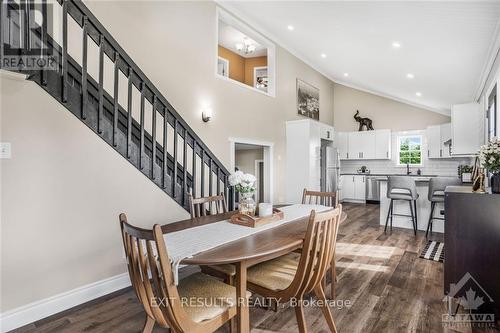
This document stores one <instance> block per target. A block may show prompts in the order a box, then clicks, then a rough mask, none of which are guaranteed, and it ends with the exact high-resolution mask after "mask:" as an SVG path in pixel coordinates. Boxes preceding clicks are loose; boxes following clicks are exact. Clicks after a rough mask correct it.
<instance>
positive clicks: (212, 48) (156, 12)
mask: <svg viewBox="0 0 500 333" xmlns="http://www.w3.org/2000/svg"><path fill="white" fill-rule="evenodd" d="M87 5H88V6H89V8H90V9H91V10H92V11H93V12H94V14H95V15H96V16H97V17H98V18H99V20H100V21H101V22H102V23H103V25H104V26H106V27H108V29H109V31H110V32H111V33H112V34H113V36H114V37H115V38H116V39H117V40H118V41H119V43H121V45H122V46H123V48H124V49H125V50H127V51H128V52H129V55H130V56H131V57H132V58H133V59H134V60H135V61H136V62H137V64H138V65H139V66H140V67H141V68H142V70H143V71H144V72H145V73H146V75H148V77H149V78H150V79H151V80H152V81H153V82H154V83H155V84H156V85H157V87H158V88H159V89H160V91H162V92H163V94H164V95H165V96H166V97H167V99H168V100H169V101H170V103H171V104H172V105H174V106H175V108H176V109H177V111H178V112H179V113H180V114H181V115H182V116H183V117H184V119H185V120H186V121H187V122H188V123H189V124H190V126H191V127H192V128H193V129H194V130H195V131H196V132H197V133H198V135H199V136H200V137H201V138H202V140H204V142H205V143H206V144H207V145H208V146H209V147H210V149H212V151H213V152H214V153H215V155H216V156H218V157H219V158H220V159H221V161H222V162H223V163H224V164H225V165H226V167H228V168H229V163H230V145H229V141H228V139H229V137H240V138H248V139H258V140H263V141H269V142H274V144H275V146H274V147H275V150H274V151H275V156H274V157H273V158H274V166H275V170H274V174H275V190H274V193H275V194H276V195H275V199H276V200H278V199H279V198H281V197H282V196H284V193H283V192H284V183H283V179H282V178H283V174H284V159H285V156H284V144H285V123H284V122H285V121H286V120H289V119H298V118H299V116H298V115H297V113H296V105H295V80H296V78H297V77H299V78H301V79H303V80H305V81H307V82H309V83H311V84H313V85H314V86H316V87H319V88H320V90H321V121H323V122H325V123H328V124H333V83H332V82H331V81H329V80H328V79H326V78H325V77H324V76H322V75H320V74H319V73H318V72H316V71H315V70H313V69H311V68H310V67H309V66H307V65H306V64H304V63H303V62H301V61H300V60H298V59H297V58H295V57H294V56H292V55H291V54H290V53H288V52H287V51H285V50H283V49H281V48H279V47H278V48H277V50H276V53H277V68H276V73H277V80H276V82H277V86H276V96H277V97H276V98H273V97H269V96H267V95H264V94H261V93H258V92H255V91H253V90H250V89H247V88H244V87H241V86H239V85H236V84H234V83H231V82H227V81H225V80H222V79H217V78H216V77H215V55H216V47H217V46H216V45H215V44H216V43H215V37H216V35H215V8H216V6H215V4H214V3H211V2H168V1H161V2H160V1H156V2H142V1H138V2H116V1H112V2H97V1H92V2H87ZM137 17H141V18H142V19H141V20H137ZM72 31H73V30H72V29H71V30H70V33H71V34H70V38H69V40H70V41H71V44H72V45H74V44H75V43H76V42H75V40H77V38H79V37H80V36H81V35H79V34H78V33H77V32H76V33H72ZM138 32H140V33H138ZM180 32H182V33H180ZM159 36H162V37H161V38H159ZM74 54H78V51H74ZM89 59H90V60H89V61H90V62H91V63H92V61H91V56H90V55H89ZM90 65H91V64H90ZM90 65H89V66H90ZM110 68H112V67H110ZM91 73H92V71H91ZM125 82H126V81H125ZM1 83H2V87H1V91H0V93H1V96H0V97H1V102H0V103H1V104H0V110H1V113H0V116H1V118H2V122H1V130H2V133H1V138H0V141H7V142H12V147H13V158H12V159H11V160H2V161H1V162H0V163H1V182H2V183H1V184H0V188H1V196H2V197H1V205H2V212H1V219H2V235H1V237H2V239H1V241H2V258H1V277H2V286H1V294H2V297H1V311H2V312H4V311H8V310H11V309H13V308H16V307H19V306H22V305H25V304H28V303H30V302H34V301H38V300H41V299H44V298H47V297H50V296H53V295H56V294H58V293H62V292H66V291H68V290H71V289H74V288H77V287H80V286H83V285H86V284H90V283H92V282H96V281H98V280H101V279H105V278H108V277H111V276H114V275H117V274H120V273H124V272H126V266H125V265H124V260H123V255H122V245H121V239H120V231H119V227H118V220H117V219H118V214H119V213H120V212H122V211H125V212H127V213H128V214H129V216H130V221H131V222H132V223H134V224H138V225H142V226H144V227H151V226H152V225H153V224H154V223H168V222H172V221H175V220H179V219H182V218H185V217H187V213H186V212H185V211H184V210H182V209H181V208H180V207H179V206H177V205H176V204H174V203H173V202H172V200H171V199H170V198H169V197H168V196H167V195H166V194H164V193H163V192H162V191H161V190H160V189H159V188H158V187H156V186H155V185H153V184H152V183H151V181H150V180H149V179H148V178H147V177H144V176H143V175H141V174H140V173H139V172H138V171H137V169H135V168H134V167H133V166H132V165H130V164H129V163H128V162H127V161H126V160H125V159H123V158H122V157H121V156H120V155H119V154H117V153H116V152H114V150H113V149H112V148H111V147H110V146H109V145H108V144H106V143H105V142H104V141H102V140H101V139H100V138H99V137H98V136H97V135H95V134H94V133H93V132H92V131H90V130H89V129H88V128H87V127H86V126H84V125H83V124H82V123H81V122H80V121H78V120H77V119H76V118H75V117H74V116H73V115H71V114H70V113H69V112H68V111H67V110H66V109H65V108H64V107H62V106H61V105H60V104H59V103H58V102H57V101H56V100H55V99H53V98H52V97H51V96H49V95H48V94H47V93H45V92H44V91H43V90H42V89H41V88H39V87H38V86H36V85H35V84H33V83H31V82H24V81H22V82H19V81H11V80H9V81H5V79H2V81H1ZM120 91H123V90H122V89H120ZM120 95H122V94H120ZM204 106H209V107H211V108H212V109H213V111H214V117H213V120H212V121H211V122H209V123H204V122H203V121H202V120H201V109H202V108H203V107H204Z"/></svg>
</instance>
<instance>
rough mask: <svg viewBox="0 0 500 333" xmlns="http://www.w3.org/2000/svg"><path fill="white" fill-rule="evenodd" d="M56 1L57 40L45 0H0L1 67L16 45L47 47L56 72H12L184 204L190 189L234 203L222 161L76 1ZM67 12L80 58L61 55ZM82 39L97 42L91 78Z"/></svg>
mask: <svg viewBox="0 0 500 333" xmlns="http://www.w3.org/2000/svg"><path fill="white" fill-rule="evenodd" d="M58 1H59V2H58V3H55V5H56V6H58V5H60V6H61V7H62V32H61V36H62V37H61V39H62V41H61V42H60V43H61V45H59V44H58V43H57V42H56V38H55V37H54V36H52V35H51V33H50V31H48V28H47V22H48V20H49V16H48V11H47V6H48V4H47V1H46V0H42V1H41V2H37V4H35V3H34V2H32V1H30V0H21V3H20V4H18V3H16V2H14V1H3V2H2V5H1V21H2V24H1V27H2V31H1V33H0V36H1V37H0V38H1V40H0V45H1V48H2V49H1V54H2V60H1V66H2V68H5V66H4V62H3V60H4V59H3V58H4V54H5V53H4V52H5V51H6V50H7V51H9V52H10V54H12V53H13V52H15V50H16V49H18V50H19V56H22V55H24V54H27V53H28V51H30V50H31V47H32V45H33V44H36V45H37V47H38V48H40V49H41V50H42V51H43V50H50V53H52V57H53V59H56V61H57V68H56V70H49V69H44V68H41V69H33V68H19V69H17V71H18V72H22V73H25V74H27V75H28V77H29V79H30V80H32V81H34V82H36V83H37V84H38V85H40V86H41V87H42V88H43V89H44V90H46V91H47V92H48V93H49V94H50V95H52V96H53V97H54V98H56V99H57V100H58V101H59V102H60V103H62V104H63V105H64V106H65V107H66V108H67V109H68V110H69V111H71V112H72V113H73V114H74V115H75V116H77V117H78V118H79V119H80V120H81V121H82V122H83V123H85V124H86V125H87V126H88V127H89V128H91V129H92V130H93V131H94V132H95V133H96V134H97V135H99V136H100V137H101V138H102V139H104V140H105V141H106V142H107V143H109V144H110V145H111V146H112V147H113V148H114V149H115V150H116V151H117V152H119V153H120V154H121V155H122V156H123V157H125V158H126V159H127V160H128V161H129V162H130V163H132V164H133V165H134V166H135V167H137V168H138V169H139V170H140V171H141V172H142V173H143V174H144V175H146V176H147V177H148V178H150V179H151V180H152V181H153V182H154V183H155V184H157V185H158V186H159V187H160V188H162V189H163V191H164V192H166V193H167V194H168V195H169V196H171V197H172V198H173V199H174V200H175V201H176V202H178V203H179V204H180V205H182V206H183V207H184V208H185V209H188V202H187V201H188V200H187V194H188V193H189V192H190V191H192V192H193V193H195V195H198V196H205V195H213V194H215V193H221V192H224V193H225V195H226V197H227V198H228V199H229V200H228V202H229V208H230V209H233V208H234V195H233V191H232V189H231V187H230V186H229V183H228V177H229V174H230V173H229V171H228V170H227V169H226V168H225V167H224V165H223V164H222V163H221V162H220V161H219V160H218V159H217V157H216V156H215V155H214V154H213V153H212V152H211V151H210V149H208V147H207V146H206V145H205V144H204V143H203V141H202V140H201V139H200V138H199V137H198V136H197V135H196V133H195V132H194V131H193V130H192V129H191V128H190V127H189V125H188V124H187V123H186V122H185V121H184V120H183V119H182V117H181V116H180V115H179V114H178V113H177V111H176V110H175V109H174V107H173V106H172V105H171V104H170V103H169V102H168V101H167V99H166V98H165V97H164V96H163V95H162V94H161V93H160V91H159V90H158V89H157V88H156V87H155V85H154V84H153V83H152V82H151V81H150V80H149V79H148V78H147V76H146V75H145V74H144V73H143V72H142V71H141V69H140V68H139V67H138V66H137V64H136V63H135V62H134V61H133V60H132V59H131V58H130V57H129V55H128V54H127V53H126V52H125V51H124V50H123V49H122V47H121V46H120V45H119V44H118V42H117V41H116V40H115V39H114V38H113V37H112V36H111V34H110V33H109V32H108V31H107V30H106V29H105V28H104V27H103V26H102V24H101V23H100V22H99V21H98V20H97V18H96V17H95V16H94V15H93V14H92V13H91V12H90V10H89V9H88V8H87V7H86V6H85V5H84V4H83V3H82V2H81V1H80V0H58ZM35 6H37V7H36V8H35ZM35 10H37V11H38V13H41V14H42V17H43V21H42V22H43V23H42V24H41V26H37V24H36V23H35V18H34V15H33V13H34V12H35ZM69 17H71V18H72V19H73V20H74V21H75V22H76V23H77V24H78V25H79V27H80V28H81V33H82V47H81V50H82V54H81V63H79V62H78V61H76V60H75V59H73V58H72V57H71V56H70V55H69V53H68V18H69ZM6 29H8V31H5V30H6ZM6 36H7V37H6ZM88 38H91V39H92V40H93V41H94V42H95V43H96V44H97V46H98V78H94V77H92V76H91V75H89V72H88V65H89V61H88V56H89V53H88V52H89V51H88ZM105 56H107V57H108V58H109V59H110V60H111V61H112V62H113V66H114V69H113V96H111V95H110V93H109V92H108V91H107V90H106V89H105V88H104V57H105ZM7 69H9V70H13V69H12V68H7ZM120 73H121V74H122V75H124V76H125V77H126V80H127V87H126V88H127V89H126V91H127V96H126V97H127V98H126V100H127V103H126V104H127V105H126V109H125V108H124V107H123V106H122V105H120V103H119V92H120V89H119V74H120ZM133 88H135V89H137V90H138V91H139V92H140V116H139V119H135V117H134V116H133V97H132V95H133V94H132V89H133ZM146 103H150V105H151V108H152V119H150V121H151V131H150V132H149V131H148V130H147V129H146V128H145V123H146V115H145V106H146ZM158 124H161V126H163V131H161V130H160V133H161V136H162V137H163V138H162V139H161V140H160V141H161V142H158V140H157V139H158V138H157V136H158V133H157V132H158V128H157V126H158ZM169 127H170V128H171V129H172V131H173V136H171V135H170V134H169V130H168V129H169ZM181 141H182V142H181ZM172 144H173V148H172V149H171V152H169V151H168V147H169V145H172ZM179 150H181V151H179ZM188 155H190V156H189V157H188ZM181 156H182V157H181ZM189 163H190V164H191V167H190V168H189ZM198 165H199V169H198Z"/></svg>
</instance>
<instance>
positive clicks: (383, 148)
mask: <svg viewBox="0 0 500 333" xmlns="http://www.w3.org/2000/svg"><path fill="white" fill-rule="evenodd" d="M375 158H376V159H377V160H383V159H390V158H391V130H386V129H383V130H376V131H375Z"/></svg>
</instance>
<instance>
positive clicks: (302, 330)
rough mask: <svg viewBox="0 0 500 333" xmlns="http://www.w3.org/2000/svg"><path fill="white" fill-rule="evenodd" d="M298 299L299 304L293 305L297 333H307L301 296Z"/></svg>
mask: <svg viewBox="0 0 500 333" xmlns="http://www.w3.org/2000/svg"><path fill="white" fill-rule="evenodd" d="M298 301H299V304H297V305H296V306H295V316H296V317H297V325H299V333H307V326H306V318H305V316H304V307H303V305H302V298H301V299H299V300H298Z"/></svg>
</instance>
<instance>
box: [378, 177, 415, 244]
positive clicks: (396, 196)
mask: <svg viewBox="0 0 500 333" xmlns="http://www.w3.org/2000/svg"><path fill="white" fill-rule="evenodd" d="M387 197H388V198H389V199H391V203H390V204H389V210H388V211H387V219H386V220H385V228H384V233H387V224H388V222H389V217H390V218H391V229H390V230H391V233H392V217H393V216H405V217H411V222H412V224H413V233H414V234H415V236H416V235H417V199H418V193H417V185H416V184H415V180H414V179H413V178H411V177H408V176H389V177H388V181H387ZM395 200H402V201H408V204H409V205H410V215H405V214H394V201H395ZM414 209H415V213H413V210H414Z"/></svg>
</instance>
